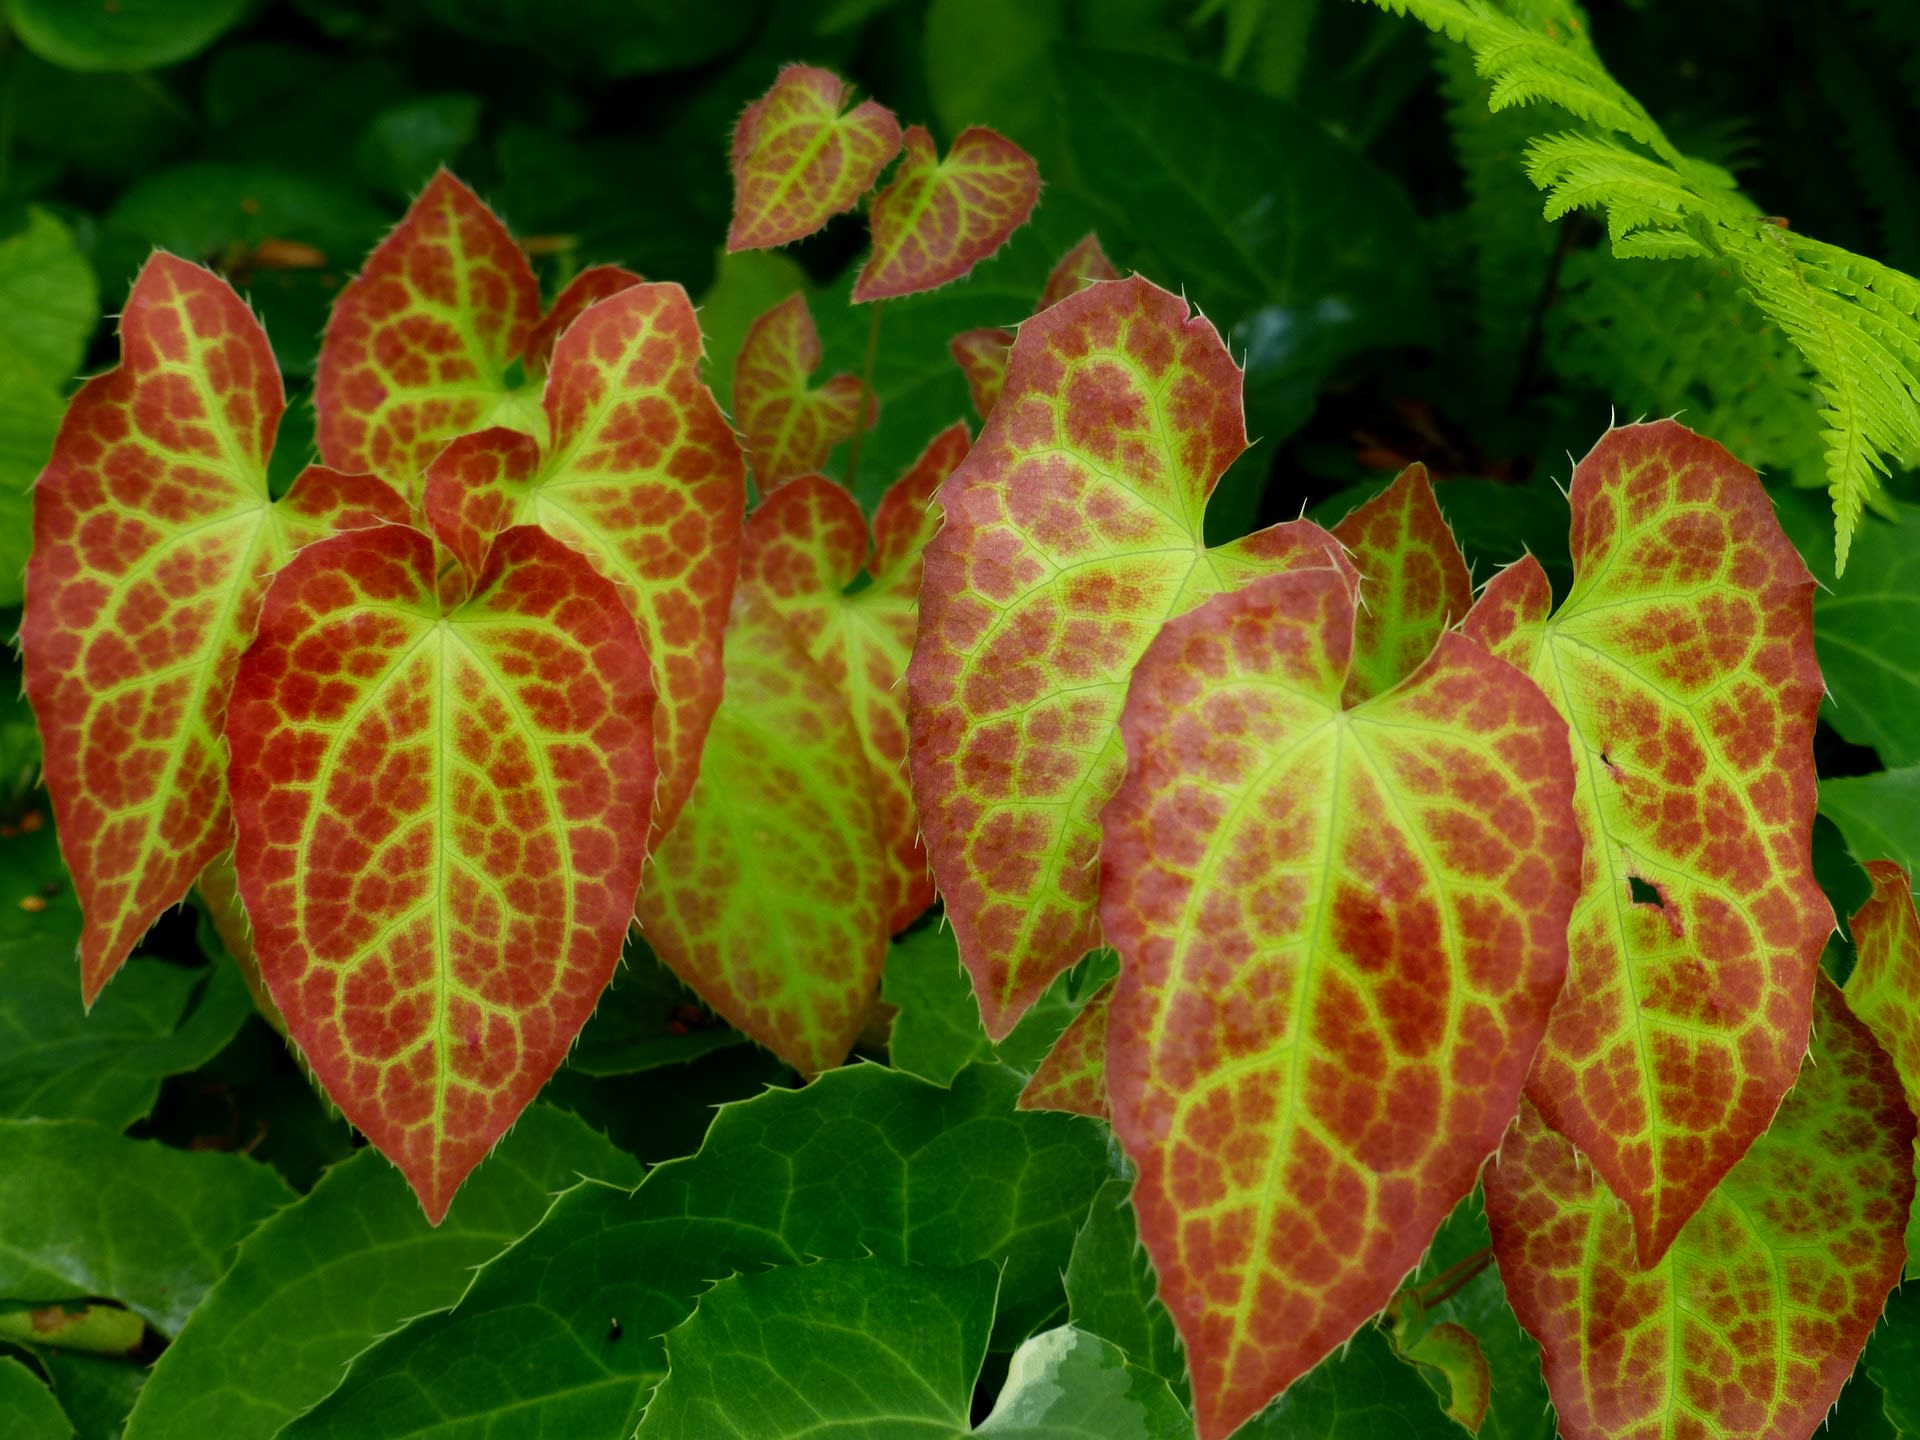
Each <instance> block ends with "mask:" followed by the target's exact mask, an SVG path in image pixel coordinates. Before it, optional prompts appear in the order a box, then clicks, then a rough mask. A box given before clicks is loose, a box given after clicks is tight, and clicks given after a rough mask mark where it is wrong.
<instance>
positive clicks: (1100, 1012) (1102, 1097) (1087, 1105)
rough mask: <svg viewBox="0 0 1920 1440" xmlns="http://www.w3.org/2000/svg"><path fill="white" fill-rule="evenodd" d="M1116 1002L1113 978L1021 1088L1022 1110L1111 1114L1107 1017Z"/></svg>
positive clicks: (1097, 1116) (1102, 1116)
mask: <svg viewBox="0 0 1920 1440" xmlns="http://www.w3.org/2000/svg"><path fill="white" fill-rule="evenodd" d="M1112 1003H1113V982H1112V981H1108V982H1107V983H1106V984H1105V985H1103V986H1101V987H1100V990H1099V992H1098V993H1097V994H1096V995H1095V996H1094V997H1093V998H1092V999H1091V1000H1089V1001H1087V1003H1086V1006H1085V1008H1084V1009H1082V1010H1081V1012H1080V1013H1079V1014H1078V1015H1076V1016H1074V1017H1073V1019H1072V1021H1071V1022H1070V1023H1069V1024H1068V1025H1067V1028H1066V1030H1065V1031H1064V1032H1062V1034H1061V1036H1060V1038H1059V1039H1058V1040H1056V1041H1055V1042H1054V1046H1053V1049H1051V1050H1049V1051H1048V1052H1047V1056H1046V1059H1044V1060H1042V1061H1041V1062H1040V1066H1039V1068H1038V1069H1036V1070H1035V1071H1034V1072H1033V1078H1032V1079H1031V1080H1029V1081H1027V1087H1026V1089H1024V1090H1022V1091H1021V1092H1020V1101H1019V1108H1020V1109H1022V1110H1065V1111H1066V1112H1067V1113H1068V1114H1070V1115H1090V1116H1092V1117H1093V1118H1094V1119H1095V1120H1105V1119H1106V1118H1107V1015H1108V1013H1109V1010H1110V1008H1111V1006H1112Z"/></svg>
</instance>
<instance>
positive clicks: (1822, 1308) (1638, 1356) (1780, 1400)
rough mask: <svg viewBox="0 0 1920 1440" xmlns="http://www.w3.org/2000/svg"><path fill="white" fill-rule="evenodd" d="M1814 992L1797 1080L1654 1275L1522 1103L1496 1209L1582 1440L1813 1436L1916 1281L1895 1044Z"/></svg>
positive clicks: (1606, 1199) (1515, 1284)
mask: <svg viewBox="0 0 1920 1440" xmlns="http://www.w3.org/2000/svg"><path fill="white" fill-rule="evenodd" d="M1816 985H1817V993H1816V995H1815V1000H1814V1009H1815V1013H1816V1018H1817V1023H1816V1025H1815V1027H1814V1047H1813V1053H1812V1054H1811V1055H1810V1056H1809V1057H1808V1059H1807V1062H1806V1064H1805V1065H1804V1066H1803V1067H1802V1069H1801V1071H1800V1078H1799V1083H1798V1084H1796V1085H1795V1086H1794V1088H1793V1090H1792V1092H1791V1093H1790V1094H1789V1095H1788V1096H1787V1098H1786V1102H1785V1103H1784V1104H1783V1105H1782V1106H1781V1107H1780V1113H1779V1115H1778V1116H1777V1117H1776V1118H1775V1119H1774V1121H1773V1125H1772V1127H1771V1128H1770V1129H1768V1130H1767V1132H1766V1133H1765V1134H1763V1135H1761V1136H1760V1137H1759V1138H1758V1139H1757V1140H1755V1141H1754V1143H1753V1147H1752V1148H1751V1149H1750V1150H1748V1151H1747V1153H1746V1155H1745V1156H1744V1157H1743V1158H1742V1159H1741V1160H1740V1162H1739V1163H1738V1164H1737V1165H1735V1166H1734V1167H1733V1169H1732V1170H1730V1171H1729V1172H1728V1173H1727V1175H1726V1177H1725V1178H1724V1179H1723V1180H1722V1181H1721V1183H1720V1185H1719V1187H1718V1188H1716V1189H1715V1190H1713V1191H1712V1192H1710V1193H1709V1194H1708V1195H1707V1197H1706V1199H1705V1200H1704V1202H1703V1203H1702V1204H1701V1206H1700V1208H1699V1209H1698V1211H1697V1212H1696V1213H1695V1214H1694V1216H1693V1217H1692V1219H1690V1220H1689V1221H1688V1222H1687V1223H1686V1224H1685V1225H1684V1226H1683V1227H1682V1228H1681V1230H1680V1233H1679V1235H1678V1236H1677V1237H1675V1239H1674V1241H1673V1243H1672V1245H1671V1246H1669V1247H1668V1248H1667V1250H1666V1251H1665V1253H1664V1254H1663V1255H1662V1257H1661V1259H1660V1260H1658V1261H1657V1262H1655V1263H1654V1264H1653V1265H1652V1266H1650V1267H1647V1268H1645V1269H1642V1268H1640V1267H1639V1266H1638V1265H1637V1264H1636V1263H1635V1260H1634V1249H1635V1234H1634V1231H1635V1222H1634V1221H1633V1220H1632V1219H1631V1217H1630V1216H1629V1215H1628V1212H1627V1209H1626V1207H1625V1206H1623V1205H1622V1204H1621V1203H1620V1201H1619V1200H1617V1199H1616V1198H1615V1197H1614V1196H1613V1194H1612V1192H1610V1191H1609V1190H1608V1189H1607V1187H1606V1186H1605V1185H1604V1184H1603V1183H1602V1182H1601V1180H1600V1178H1599V1177H1598V1176H1597V1175H1596V1174H1595V1173H1594V1171H1593V1170H1592V1169H1591V1168H1590V1167H1588V1166H1586V1165H1584V1164H1582V1163H1581V1162H1580V1160H1579V1158H1578V1157H1577V1156H1576V1154H1575V1151H1574V1147H1573V1146H1572V1145H1570V1144H1569V1143H1568V1142H1567V1141H1566V1140H1565V1139H1564V1138H1562V1137H1561V1136H1560V1135H1558V1134H1556V1133H1554V1131H1552V1130H1550V1129H1549V1128H1548V1127H1547V1126H1546V1124H1545V1123H1544V1122H1543V1121H1542V1119H1541V1118H1540V1115H1539V1113H1538V1112H1537V1111H1536V1110H1535V1109H1534V1108H1533V1106H1532V1105H1531V1104H1530V1103H1529V1104H1523V1105H1522V1107H1521V1111H1520V1119H1519V1121H1518V1122H1517V1124H1516V1127H1515V1129H1514V1132H1513V1133H1512V1135H1510V1136H1509V1137H1508V1139H1507V1141H1506V1144H1505V1145H1504V1146H1503V1147H1502V1149H1501V1151H1500V1158H1499V1160H1498V1161H1497V1162H1496V1163H1495V1164H1493V1165H1492V1166H1490V1167H1489V1168H1488V1170H1487V1177H1486V1191H1487V1219H1488V1221H1489V1222H1490V1223H1491V1225H1492V1227H1493V1244H1494V1254H1495V1256H1496V1257H1497V1259H1498V1260H1499V1264H1500V1274H1501V1278H1502V1279H1503V1280H1504V1281H1505V1282H1506V1287H1507V1295H1508V1297H1509V1298H1510V1299H1511V1300H1512V1301H1513V1308H1514V1311H1515V1313H1516V1314H1518V1315H1519V1317H1520V1323H1521V1324H1522V1325H1524V1326H1525V1327H1526V1328H1527V1330H1528V1331H1529V1332H1530V1333H1531V1334H1532V1335H1533V1337H1534V1338H1535V1339H1536V1340H1538V1341H1539V1342H1540V1348H1541V1351H1542V1361H1543V1364H1544V1368H1545V1370H1546V1377H1547V1389H1548V1391H1549V1392H1550V1393H1551V1394H1552V1396H1553V1404H1554V1408H1555V1409H1556V1410H1557V1411H1558V1412H1559V1420H1560V1432H1561V1434H1563V1435H1564V1436H1566V1437H1567V1440H1628V1437H1632V1440H1643V1437H1645V1440H1682V1437H1694V1436H1700V1437H1707V1436H1711V1437H1715V1440H1762V1437H1765V1440H1800V1437H1805V1436H1809V1435H1811V1434H1812V1433H1813V1432H1814V1430H1815V1428H1816V1427H1817V1426H1818V1425H1819V1423H1820V1421H1821V1420H1822V1418H1823V1417H1824V1416H1825V1414H1826V1411H1827V1408H1828V1407H1829V1406H1830V1405H1832V1404H1833V1402H1834V1400H1835V1398H1836V1397H1837V1396H1838V1395H1839V1394H1840V1387H1841V1385H1842V1383H1843V1382H1844V1381H1845V1380H1846V1378H1847V1375H1848V1373H1849V1372H1850V1371H1851V1370H1852V1369H1853V1365H1854V1362H1855V1360H1856V1359H1858V1357H1859V1355H1860V1351H1861V1349H1862V1347H1864V1346H1865V1344H1866V1340H1867V1333H1868V1332H1869V1331H1870V1330H1871V1329H1872V1328H1873V1325H1874V1322H1875V1321H1876V1320H1877V1319H1878V1318H1879V1315H1880V1309H1881V1306H1882V1305H1883V1304H1884V1303H1885V1302H1886V1298H1887V1292H1888V1291H1889V1290H1891V1289H1892V1288H1893V1286H1894V1284H1895V1283H1896V1282H1897V1281H1898V1280H1899V1278H1900V1266H1901V1263H1902V1261H1903V1260H1904V1258H1905V1253H1906V1247H1905V1244H1904V1243H1903V1241H1902V1239H1901V1231H1902V1228H1903V1227H1904V1226H1905V1224H1906V1218H1907V1210H1908V1207H1909V1206H1910V1205H1911V1204H1912V1201H1913V1137H1914V1121H1913V1116H1912V1114H1911V1112H1909V1111H1908V1109H1907V1106H1906V1102H1905V1101H1904V1100H1903V1099H1902V1098H1901V1092H1900V1081H1899V1077H1898V1076H1897V1075H1896V1074H1895V1073H1894V1068H1893V1063H1892V1061H1891V1060H1890V1059H1889V1058H1888V1057H1887V1054H1886V1052H1885V1051H1883V1050H1882V1049H1881V1048H1880V1046H1879V1045H1878V1044H1876V1043H1875V1041H1874V1039H1873V1036H1872V1035H1871V1034H1870V1033H1869V1032H1868V1030H1867V1027H1866V1026H1865V1025H1863V1024H1862V1023H1861V1022H1860V1021H1859V1020H1857V1019H1855V1018H1854V1017H1853V1016H1852V1015H1851V1014H1849V1013H1848V1012H1847V1007H1846V1005H1845V1003H1844V1002H1843V1001H1842V999H1841V998H1840V995H1839V992H1838V991H1836V990H1835V989H1834V987H1833V985H1832V984H1831V983H1829V982H1828V981H1827V980H1825V979H1824V978H1821V979H1819V980H1818V981H1817V982H1816Z"/></svg>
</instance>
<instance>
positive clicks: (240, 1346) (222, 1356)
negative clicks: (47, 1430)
mask: <svg viewBox="0 0 1920 1440" xmlns="http://www.w3.org/2000/svg"><path fill="white" fill-rule="evenodd" d="M581 1174H590V1175H593V1176H595V1177H597V1178H600V1179H604V1180H608V1181H612V1182H617V1183H621V1184H637V1183H638V1182H639V1179H640V1167H639V1165H638V1163H637V1162H635V1161H634V1160H633V1159H632V1158H631V1157H630V1156H627V1155H623V1154H622V1153H621V1152H619V1151H618V1150H615V1149H614V1148H613V1146H612V1145H611V1144H609V1143H608V1142H607V1141H606V1140H605V1139H603V1138H602V1137H600V1136H599V1135H596V1134H595V1133H594V1132H593V1131H591V1130H589V1129H588V1128H587V1127H586V1125H585V1124H583V1123H582V1122H581V1121H579V1120H578V1119H576V1118H575V1117H573V1116H572V1115H568V1114H566V1113H565V1112H563V1111H559V1110H554V1109H552V1108H550V1107H548V1106H545V1105H536V1106H534V1107H533V1108H532V1109H530V1110H528V1111H527V1113H526V1114H525V1115H524V1116H522V1117H521V1120H520V1123H519V1124H518V1125H516V1126H515V1127H514V1129H513V1132H512V1133H511V1134H510V1135H508V1137H507V1138H506V1139H505V1140H504V1141H502V1142H501V1145H500V1148H499V1150H498V1151H496V1152H495V1153H494V1155H493V1157H492V1159H491V1160H490V1161H489V1162H488V1163H487V1164H486V1165H484V1166H482V1167H481V1168H480V1170H479V1171H478V1173H476V1174H475V1175H474V1177H473V1179H472V1181H471V1182H470V1183H469V1184H468V1185H466V1186H465V1187H464V1188H463V1189H462V1190H461V1192H460V1194H459V1196H458V1197H457V1198H456V1199H455V1201H454V1203H453V1208H452V1209H451V1210H449V1211H448V1212H447V1218H446V1219H445V1221H443V1222H442V1223H441V1224H440V1225H439V1226H438V1227H437V1228H436V1227H434V1226H431V1225H429V1224H428V1223H427V1221H426V1218H425V1217H424V1216H423V1215H422V1214H421V1213H420V1207H419V1205H418V1204H417V1203H416V1202H415V1200H414V1199H413V1196H412V1195H411V1194H410V1193H409V1191H408V1189H407V1185H406V1182H405V1181H404V1180H403V1179H402V1178H401V1177H400V1174H399V1172H398V1171H396V1170H395V1169H394V1168H393V1167H392V1166H391V1165H389V1164H387V1163H386V1162H385V1161H384V1160H382V1159H381V1158H380V1157H379V1156H378V1155H376V1154H375V1153H373V1152H372V1151H370V1150H363V1151H361V1152H360V1153H359V1154H358V1155H356V1156H354V1157H353V1159H351V1160H349V1161H346V1162H345V1163H344V1164H341V1165H338V1166H336V1167H335V1168H334V1169H333V1170H331V1171H329V1172H328V1173H327V1175H326V1177H325V1178H324V1179H322V1180H321V1182H320V1184H319V1185H318V1186H316V1187H315V1188H314V1190H313V1193H312V1194H310V1195H307V1196H305V1197H304V1198H302V1199H301V1200H300V1201H298V1202H297V1203H296V1204H293V1205H290V1206H288V1207H287V1208H286V1209H285V1210H282V1211H281V1212H280V1213H279V1214H277V1215H275V1216H274V1217H273V1218H272V1219H270V1220H269V1221H267V1223H266V1224H264V1225H262V1226H261V1227H260V1228H259V1229H258V1230H256V1231H254V1232H253V1234H252V1235H250V1236H248V1237H247V1239H246V1241H245V1242H244V1243H243V1244H242V1245H241V1247H240V1253H239V1255H238V1256H237V1257H236V1258H235V1260H234V1263H233V1268H232V1269H231V1270H229V1271H228V1272H227V1273H226V1275H225V1277H224V1278H222V1279H221V1281H220V1283H219V1284H218V1285H216V1286H215V1287H214V1288H213V1290H212V1292H211V1293H210V1294H208V1296H207V1298H206V1299H205V1300H204V1301H203V1302H202V1303H201V1305H200V1307H199V1308H198V1309H197V1310H195V1311H194V1314H193V1317H192V1318H191V1319H190V1320H189V1321H188V1323H187V1326H186V1328H185V1329H184V1330H182V1331H181V1332H180V1336H179V1338H178V1339H177V1340H175V1341H174V1343H173V1344H172V1345H171V1346H169V1347H168V1349H167V1351H166V1353H165V1354H163V1355H162V1356H161V1357H160V1361H159V1363H158V1364H157V1365H155V1366H154V1369H153V1375H152V1378H151V1379H150V1380H149V1381H148V1382H147V1387H146V1390H145V1391H144V1393H142V1395H141V1397H140V1402H139V1405H138V1406H137V1407H136V1408H135V1411H134V1414H133V1417H132V1420H131V1422H130V1423H129V1425H128V1428H127V1440H167V1437H172V1436H179V1437H183V1440H198V1437H201V1436H205V1435H210V1434H211V1435H218V1436H220V1437H222V1440H249V1437H259V1440H266V1437H269V1436H271V1435H273V1434H275V1433H276V1432H277V1431H278V1430H279V1429H280V1427H281V1426H282V1425H284V1424H286V1423H287V1421H289V1420H291V1419H292V1418H293V1417H294V1416H296V1415H298V1414H299V1413H300V1412H301V1411H303V1410H305V1409H307V1408H308V1407H309V1406H310V1405H312V1404H314V1403H315V1402H317V1401H319V1400H321V1399H322V1398H324V1397H325V1396H326V1395H327V1393H328V1392H329V1391H330V1390H332V1389H333V1388H334V1386H335V1385H337V1384H338V1383H339V1380H340V1376H341V1374H342V1373H343V1371H344V1370H345V1367H346V1365H347V1363H348V1362H349V1361H350V1360H352V1359H353V1357H354V1356H355V1355H356V1354H358V1353H359V1352H360V1351H362V1350H364V1349H365V1348H366V1347H367V1346H369V1345H371V1344H372V1343H373V1342H374V1341H375V1340H377V1339H378V1338H379V1337H380V1336H382V1335H384V1334H386V1333H387V1332H389V1331H391V1330H392V1329H394V1328H395V1327H396V1326H398V1325H401V1324H403V1323H405V1322H406V1321H408V1320H410V1319H412V1318H413V1317H414V1316H416V1315H421V1314H424V1313H426V1312H428V1311H431V1310H436V1309H440V1308H443V1307H445V1306H448V1305H451V1304H453V1303H454V1301H455V1300H457V1299H458V1298H459V1296H460V1292H461V1290H462V1289H463V1288H465V1286H466V1284H467V1281H468V1278H469V1272H470V1271H471V1270H472V1268H473V1267H474V1266H475V1265H478V1264H480V1263H482V1262H483V1261H485V1260H488V1259H490V1258H491V1257H492V1256H494V1255H495V1254H497V1253H498V1252H499V1251H500V1250H501V1249H503V1248H504V1247H505V1246H507V1245H510V1244H512V1243H513V1242H514V1241H515V1240H517V1239H518V1238H519V1237H520V1235H521V1234H523V1233H524V1232H525V1231H527V1230H528V1229H531V1228H532V1227H533V1225H534V1224H536V1223H537V1222H538V1221H539V1219H540V1217H541V1215H542V1214H544V1213H545V1211H546V1210H547V1208H548V1205H549V1203H550V1201H549V1197H550V1196H551V1194H552V1192H553V1191H555V1190H557V1189H561V1188H563V1187H565V1186H568V1185H571V1184H572V1183H573V1181H574V1179H575V1178H576V1176H578V1175H581Z"/></svg>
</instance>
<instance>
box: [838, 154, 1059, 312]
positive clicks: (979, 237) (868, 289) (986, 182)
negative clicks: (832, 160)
mask: <svg viewBox="0 0 1920 1440" xmlns="http://www.w3.org/2000/svg"><path fill="white" fill-rule="evenodd" d="M905 142H906V158H905V159H903V160H902V161H901V162H900V168H899V170H898V171H897V172H895V174H894V177H893V181H892V183H891V184H889V185H888V186H887V188H886V189H885V190H882V191H881V192H880V193H879V194H878V195H876V196H875V197H874V200H873V209H872V210H871V211H870V212H869V214H868V220H869V222H870V223H871V225H872V227H873V256H872V258H870V259H869V260H868V261H867V263H866V265H865V266H864V267H863V268H862V269H861V271H860V275H859V278H858V279H856V280H855V281H854V284H853V298H854V299H855V300H856V301H860V300H887V299H891V298H893V297H894V296H896V295H913V294H916V293H918V292H919V291H922V290H937V289H939V288H940V287H941V286H942V285H950V284H952V283H953V282H954V281H955V280H958V279H960V277H961V276H963V275H965V274H967V273H968V272H969V271H970V270H972V269H973V267H974V266H976V265H978V264H979V263H980V262H981V261H982V260H984V259H986V258H987V257H988V256H989V255H991V254H993V252H994V251H996V250H998V249H999V248H1000V247H1001V246H1002V245H1004V244H1006V243H1007V237H1008V236H1009V235H1011V234H1013V232H1014V231H1015V230H1018V229H1019V228H1020V227H1021V226H1022V225H1024V224H1026V222H1027V217H1028V216H1029V215H1031V214H1032V213H1033V207H1034V205H1035V204H1036V203H1037V202H1038V201H1039V199H1040V170H1039V167H1038V166H1036V165H1035V164H1034V163H1033V157H1032V156H1031V155H1029V154H1027V152H1026V151H1024V150H1022V149H1021V148H1020V147H1019V146H1018V145H1016V144H1014V143H1013V142H1012V141H1011V140H1009V139H1007V138H1006V137H1005V136H1003V135H997V134H995V133H994V132H993V131H991V130H988V129H985V128H983V127H981V126H978V125H975V126H972V127H970V128H968V129H966V130H962V131H961V132H960V134H959V136H958V137H957V138H956V139H955V140H954V142H953V146H952V148H951V149H949V150H948V151H947V156H946V158H945V159H944V160H943V159H941V158H940V155H939V152H938V151H937V150H936V149H935V148H934V144H933V136H932V135H930V134H928V133H927V131H926V130H925V129H924V128H923V127H921V126H919V125H915V126H912V127H910V128H909V129H908V130H907V132H906V136H905Z"/></svg>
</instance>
